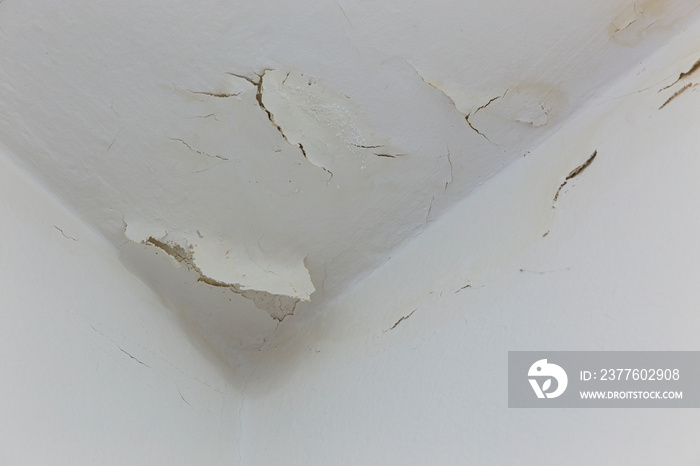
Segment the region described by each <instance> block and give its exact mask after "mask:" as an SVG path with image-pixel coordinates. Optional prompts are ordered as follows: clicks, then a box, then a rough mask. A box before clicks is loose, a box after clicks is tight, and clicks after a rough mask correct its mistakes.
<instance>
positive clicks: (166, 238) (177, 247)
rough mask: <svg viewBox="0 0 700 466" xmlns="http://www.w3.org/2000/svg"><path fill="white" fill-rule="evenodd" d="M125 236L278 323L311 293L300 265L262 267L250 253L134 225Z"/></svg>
mask: <svg viewBox="0 0 700 466" xmlns="http://www.w3.org/2000/svg"><path fill="white" fill-rule="evenodd" d="M148 232H154V233H153V234H149V233H148ZM126 235H127V237H128V238H129V239H130V240H132V241H134V242H137V243H140V244H144V245H148V246H153V247H156V248H158V249H160V250H162V251H163V252H165V253H166V254H168V256H170V257H171V258H172V259H174V260H175V262H176V263H177V264H184V265H185V267H187V269H189V270H191V271H193V272H195V273H196V274H197V281H199V282H202V283H205V284H207V285H209V286H212V287H218V288H226V289H228V290H230V291H232V292H233V293H236V294H239V295H241V296H243V297H244V298H247V299H250V300H252V301H253V302H254V303H255V306H256V307H258V308H259V309H263V310H265V311H267V312H268V313H269V314H270V316H271V317H273V318H274V319H276V320H278V321H282V320H283V319H284V318H285V317H286V316H287V315H291V314H293V313H294V311H295V310H296V306H297V304H298V303H299V301H308V300H309V299H310V296H311V293H313V291H314V287H313V284H312V283H311V278H310V276H309V273H308V270H307V269H306V267H305V265H304V264H303V261H302V263H301V264H299V265H298V266H296V267H291V266H288V265H287V266H285V265H284V264H273V263H272V262H270V263H268V264H267V267H263V266H262V265H261V264H260V263H259V262H257V261H256V260H255V259H254V258H253V257H252V256H251V255H250V253H249V252H248V254H247V257H246V256H244V255H241V254H237V253H235V252H233V251H232V249H233V248H226V247H225V245H221V244H215V245H213V246H212V245H211V244H208V243H207V242H206V241H205V240H203V238H201V237H200V235H201V233H198V234H197V238H196V239H194V240H190V239H189V238H187V235H182V234H179V235H178V234H173V233H172V232H171V233H168V232H167V231H164V230H162V229H159V228H153V227H143V226H133V224H132V226H131V228H130V225H128V224H127V227H126ZM223 250H225V252H224V253H223V255H222V256H223V257H222V256H218V251H223ZM261 252H262V250H261ZM217 257H218V259H217ZM256 268H257V272H256ZM239 269H240V270H239ZM261 271H262V273H260V272H261ZM227 277H229V278H227Z"/></svg>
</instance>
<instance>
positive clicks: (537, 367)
mask: <svg viewBox="0 0 700 466" xmlns="http://www.w3.org/2000/svg"><path fill="white" fill-rule="evenodd" d="M527 375H528V376H529V377H535V378H530V379H528V380H529V381H530V385H532V389H533V390H534V391H535V395H537V398H545V397H546V398H556V397H558V396H559V395H561V394H562V393H564V390H566V386H567V384H568V383H569V378H568V377H567V376H566V372H565V371H564V369H562V368H561V366H557V365H556V364H550V363H548V362H547V360H546V359H540V360H539V361H537V362H535V363H534V364H533V365H532V366H530V370H529V371H528V372H527ZM538 379H544V380H543V381H542V385H540V383H539V382H538ZM552 379H554V380H556V381H557V385H556V389H555V390H554V391H551V392H548V391H547V390H549V389H550V388H552Z"/></svg>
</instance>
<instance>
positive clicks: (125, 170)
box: [0, 0, 698, 365]
mask: <svg viewBox="0 0 700 466" xmlns="http://www.w3.org/2000/svg"><path fill="white" fill-rule="evenodd" d="M697 10H698V4H697V2H696V1H694V0H667V1H651V0H639V1H632V0H615V1H611V0H595V1H592V0H570V1H568V2H554V1H550V0H533V1H529V2H516V1H512V0H490V1H468V2H427V1H413V2H404V1H402V2H399V1H383V2H369V1H347V0H338V1H317V2H302V3H299V2H284V1H271V2H253V1H239V2H227V1H222V0H203V1H198V2H183V1H168V2H165V1H158V0H152V1H148V2H143V1H140V0H139V1H124V2H115V3H104V2H91V1H87V0H76V1H71V2H68V3H58V2H53V1H50V0H30V1H24V2H19V1H16V0H5V1H3V2H2V3H1V4H0V36H1V37H2V40H0V50H1V52H0V76H1V79H0V108H1V109H2V111H1V112H0V136H1V137H2V142H3V144H4V145H5V146H6V148H7V149H8V151H9V152H10V153H11V154H12V155H13V157H14V158H15V160H16V161H17V162H18V163H20V164H21V165H23V166H24V167H25V168H26V169H27V170H29V171H30V172H32V174H33V175H34V176H35V177H36V178H38V179H39V180H40V181H41V182H42V183H43V184H45V185H46V186H47V187H48V189H50V190H51V191H52V192H53V193H54V194H55V195H56V196H57V197H59V198H60V199H61V200H62V201H63V202H64V203H65V204H66V205H68V206H69V207H70V208H71V209H73V210H74V211H75V212H76V213H77V214H78V215H79V216H80V217H81V218H82V219H83V220H84V221H85V222H86V223H88V224H89V225H91V226H92V227H94V228H95V229H97V230H98V231H99V232H100V233H101V234H102V235H104V236H105V237H106V238H107V239H108V240H109V241H110V242H111V243H113V244H114V246H115V247H116V248H118V251H119V254H120V257H121V258H122V262H123V264H124V265H125V266H126V267H127V269H129V270H130V271H131V272H133V273H135V274H137V275H138V276H139V277H141V278H142V279H143V280H144V281H146V282H147V283H149V284H150V285H151V286H152V287H153V289H154V290H155V291H156V292H158V293H159V294H160V295H161V296H162V297H163V299H164V300H166V301H167V302H168V303H169V304H170V305H171V306H172V308H173V309H174V310H176V311H177V312H178V313H181V314H182V315H183V316H184V317H185V321H187V322H188V324H187V325H191V327H192V329H194V331H195V333H199V334H201V335H202V336H204V337H205V338H206V339H207V340H208V341H209V342H210V343H211V344H212V345H214V346H215V347H216V349H217V351H219V352H220V354H222V355H223V357H225V358H226V359H227V361H228V362H229V363H230V364H232V365H235V364H236V361H237V358H238V357H239V356H238V355H240V354H242V353H245V352H246V351H255V350H257V349H258V348H260V346H261V345H262V344H264V343H265V342H266V341H268V339H269V336H270V335H271V333H272V332H274V330H275V329H276V327H277V326H278V325H279V323H280V322H282V321H283V320H285V319H286V317H287V316H289V315H292V314H294V313H295V312H303V311H304V310H306V311H308V312H312V309H313V308H314V306H316V307H318V306H322V305H323V303H327V302H328V301H329V300H330V299H332V298H333V297H335V296H338V294H339V293H341V292H342V291H344V290H347V289H348V288H349V287H350V286H351V285H352V284H353V283H354V282H356V281H357V280H359V279H362V278H363V277H365V276H366V275H367V274H368V273H370V272H371V271H372V270H373V269H374V268H375V267H376V266H378V265H379V264H381V263H383V262H385V261H386V260H388V258H390V256H391V253H392V251H393V250H395V249H396V248H397V247H399V246H400V245H401V244H403V243H405V242H406V241H407V240H409V239H410V238H412V237H414V236H415V235H416V234H419V233H420V232H421V231H422V230H423V229H425V228H426V226H427V225H428V224H429V223H430V222H431V221H432V220H434V219H435V218H437V217H438V216H439V215H441V214H443V213H444V212H446V211H447V210H448V209H449V208H450V206H452V205H454V204H455V203H456V202H457V201H459V200H460V199H463V198H464V197H465V196H467V195H468V194H469V193H470V192H472V191H473V190H474V189H475V188H477V187H478V186H479V185H481V184H482V183H484V182H486V181H487V180H488V179H489V178H491V177H492V176H494V175H495V174H496V173H497V172H498V171H499V170H500V169H502V168H503V167H504V166H506V165H507V164H509V163H511V162H513V161H514V160H516V159H518V158H520V157H523V156H526V155H527V153H528V150H530V149H532V148H533V147H535V146H537V145H538V144H540V143H541V142H542V141H544V140H545V139H546V138H547V137H548V136H549V135H551V134H552V132H553V131H555V130H556V128H557V127H559V126H560V125H561V124H562V123H563V122H564V121H566V119H567V118H569V117H571V115H573V114H574V112H575V111H576V110H577V109H580V108H581V107H582V106H583V105H585V103H586V101H587V100H588V99H589V98H590V97H591V96H593V95H595V93H596V92H597V91H599V90H600V89H602V88H604V87H605V86H607V85H609V84H610V83H611V81H612V80H614V79H615V78H617V77H619V76H621V75H622V74H623V73H624V72H625V71H626V70H628V69H629V68H630V67H632V66H634V65H635V64H638V63H639V61H640V60H641V58H643V57H645V56H648V55H649V54H650V53H651V52H653V51H654V50H655V49H657V48H658V47H659V46H661V45H662V44H663V43H665V42H666V41H668V40H669V39H670V38H671V37H673V35H675V34H676V33H678V32H679V31H680V30H682V29H683V27H684V25H685V24H688V23H689V22H690V21H691V20H692V19H693V16H694V15H696V14H697ZM494 208H497V206H494ZM478 221H479V219H474V222H478Z"/></svg>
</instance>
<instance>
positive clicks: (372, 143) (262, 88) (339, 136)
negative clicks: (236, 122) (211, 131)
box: [230, 69, 406, 181]
mask: <svg viewBox="0 0 700 466" xmlns="http://www.w3.org/2000/svg"><path fill="white" fill-rule="evenodd" d="M230 74H231V75H232V76H235V77H238V78H240V79H244V80H246V81H248V82H249V83H250V84H252V85H254V86H255V88H256V90H257V93H256V98H257V101H258V104H259V106H260V108H261V109H262V110H263V111H264V112H265V113H266V114H267V116H268V119H269V120H270V122H271V123H272V124H273V125H274V126H275V127H276V128H277V130H278V131H279V133H280V134H281V135H282V137H283V138H284V140H285V141H287V142H288V143H289V144H290V145H292V146H297V147H299V149H300V151H301V152H302V154H303V156H304V157H305V158H306V159H307V160H308V161H309V162H311V163H312V164H313V165H315V166H317V167H319V168H321V169H323V170H324V171H326V172H327V173H328V174H329V175H331V178H329V181H330V179H332V177H333V176H334V171H335V169H336V166H341V167H343V168H346V169H347V168H349V167H348V166H347V165H348V163H347V162H351V165H354V166H355V167H356V168H357V167H359V168H360V169H362V166H363V165H364V164H363V158H364V157H366V156H367V155H374V156H376V157H384V158H398V157H402V156H405V155H406V154H405V153H401V151H398V150H395V149H393V148H392V147H391V146H390V145H389V144H388V141H387V140H386V138H380V137H378V136H377V135H375V134H374V131H373V130H372V125H371V123H370V122H369V120H368V119H367V117H366V116H365V115H364V113H363V112H362V111H361V109H360V108H359V107H358V106H357V105H356V104H355V103H354V102H353V101H352V100H351V99H350V98H349V97H348V96H346V95H345V94H342V93H340V92H338V91H336V90H334V89H331V88H330V87H328V86H325V85H324V84H323V82H322V81H321V80H319V79H316V78H314V77H312V76H308V75H306V74H304V73H298V72H295V71H282V70H272V69H266V70H265V71H264V72H263V73H261V74H259V75H258V80H253V79H251V78H249V77H246V76H244V75H239V74H234V73H230ZM378 148H382V151H381V152H378V151H373V149H378Z"/></svg>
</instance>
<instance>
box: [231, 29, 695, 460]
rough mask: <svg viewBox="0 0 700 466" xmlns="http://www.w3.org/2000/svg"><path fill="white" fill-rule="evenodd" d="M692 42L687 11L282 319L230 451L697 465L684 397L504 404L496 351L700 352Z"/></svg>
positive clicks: (691, 414)
mask: <svg viewBox="0 0 700 466" xmlns="http://www.w3.org/2000/svg"><path fill="white" fill-rule="evenodd" d="M699 40H700V24H696V25H695V26H694V28H692V30H689V31H687V32H686V33H685V34H684V35H683V36H682V37H680V38H679V39H677V40H676V41H675V42H673V43H672V44H671V45H670V46H669V47H667V48H666V49H664V50H663V51H662V52H660V53H659V54H657V55H655V56H654V57H652V58H651V59H649V60H647V61H645V62H644V63H643V64H641V65H640V66H639V67H637V68H636V69H635V70H633V72H632V73H631V74H630V75H629V77H628V78H626V79H625V80H624V81H622V82H621V83H619V85H617V86H616V87H615V88H613V89H611V90H609V91H608V92H606V93H605V95H603V96H601V97H600V98H598V99H597V100H595V101H592V102H590V105H589V106H588V109H587V110H586V111H584V112H582V113H581V114H580V115H579V116H577V117H576V118H575V119H574V120H572V121H571V122H570V123H569V124H568V125H567V126H566V127H565V128H564V129H562V130H561V131H560V132H558V133H557V134H556V135H555V136H554V137H552V138H551V139H549V140H548V141H547V142H546V143H544V144H543V145H541V146H540V147H539V148H538V149H537V150H535V151H532V152H531V153H528V154H526V156H525V157H522V158H521V160H519V161H518V162H516V163H514V164H513V165H511V166H510V167H508V168H507V169H506V170H504V171H503V172H502V173H501V174H500V175H499V176H497V177H496V178H494V179H493V180H491V181H490V182H489V183H488V184H486V185H484V186H483V187H482V188H480V189H479V190H477V191H476V192H474V193H473V194H472V195H471V196H469V197H468V198H467V199H465V200H464V201H463V202H461V203H460V204H459V205H458V206H457V207H456V208H455V209H453V210H452V211H451V212H450V213H449V214H448V215H446V216H444V217H443V218H441V219H439V220H437V221H435V222H434V223H432V224H431V226H430V227H429V228H428V229H427V230H426V231H425V232H424V233H423V234H422V235H421V236H420V237H418V238H417V239H416V240H415V241H413V242H411V243H410V244H408V245H407V246H406V247H404V248H402V249H401V250H400V251H398V252H396V253H395V254H392V258H391V260H390V261H389V262H388V263H386V264H385V265H384V266H383V267H381V268H379V269H377V270H375V271H374V273H373V274H372V275H371V276H370V277H369V278H368V279H367V280H365V281H363V282H362V283H361V284H359V285H358V286H357V287H355V288H354V289H353V290H352V291H351V292H350V293H348V294H346V295H344V296H342V297H341V298H339V299H337V300H336V301H335V302H334V303H333V305H332V306H329V307H328V308H326V309H324V311H323V312H320V313H319V314H312V313H309V314H307V315H299V316H297V315H295V316H294V318H292V319H290V320H289V322H287V321H285V322H284V324H285V325H283V326H281V327H280V331H279V332H278V337H279V338H278V340H277V341H276V342H275V344H273V345H272V346H271V348H270V349H269V350H268V352H267V353H266V354H265V355H264V357H263V358H262V359H261V362H260V364H259V367H258V370H257V371H256V372H255V373H254V375H253V377H252V378H251V382H250V384H249V385H248V389H249V391H251V392H257V393H258V395H259V396H258V398H257V399H256V400H255V401H254V402H253V403H251V404H250V405H247V406H246V409H245V414H246V415H245V418H244V423H245V425H246V426H248V429H247V430H246V432H245V434H244V439H245V441H244V443H243V451H244V454H243V457H244V458H246V459H247V461H248V462H249V463H251V464H281V463H284V464H299V465H301V464H333V463H337V462H339V463H342V464H376V465H384V464H397V465H398V464H416V465H418V464H479V465H482V464H483V465H487V464H488V465H494V464H499V465H500V464H502V465H509V464H533V465H535V464H539V465H541V464H580V465H589V464H643V465H652V464H678V465H697V464H700V447H699V446H698V444H697V441H696V440H697V438H698V435H699V434H700V413H699V412H698V411H697V410H693V409H685V410H684V409H677V410H663V409H657V410H653V409H649V410H624V409H621V410H606V409H601V410H582V409H581V410H576V409H569V410H566V409H561V410H517V409H508V408H507V378H506V377H507V351H509V350H698V349H700V340H699V339H698V335H699V334H700V313H698V309H700V287H698V285H697V281H698V277H700V242H699V241H698V238H700V216H699V215H698V206H699V205H700V184H699V183H698V175H697V174H698V173H700V157H698V147H700V131H698V128H700V113H698V111H697V109H698V108H699V107H698V105H700V93H699V92H697V87H696V86H697V83H700V73H698V72H697V68H698V66H697V63H698V60H699V59H700V50H699V49H698V47H697V44H698V43H700V41H699ZM683 89H685V90H683ZM681 91H682V92H681ZM679 92H680V93H679ZM674 96H675V97H674ZM669 99H671V100H669ZM596 151H597V152H596ZM594 152H596V154H597V155H596V157H595V158H594V159H593V160H592V161H590V164H589V165H588V166H587V167H586V168H585V170H583V171H582V172H580V174H579V175H578V176H575V177H573V178H571V179H569V180H568V181H567V180H566V178H567V176H568V175H569V174H570V173H571V172H572V171H574V170H575V169H576V167H579V166H581V165H584V164H585V162H586V161H587V160H589V159H590V157H591V156H592V154H593V153H594ZM565 181H566V183H565V184H564V182H565ZM562 184H564V185H563V187H561V186H562ZM557 193H558V194H557ZM555 197H556V200H555ZM253 387H254V389H253ZM270 439H275V446H276V448H274V449H270V448H266V445H267V444H268V443H269V441H270Z"/></svg>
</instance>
